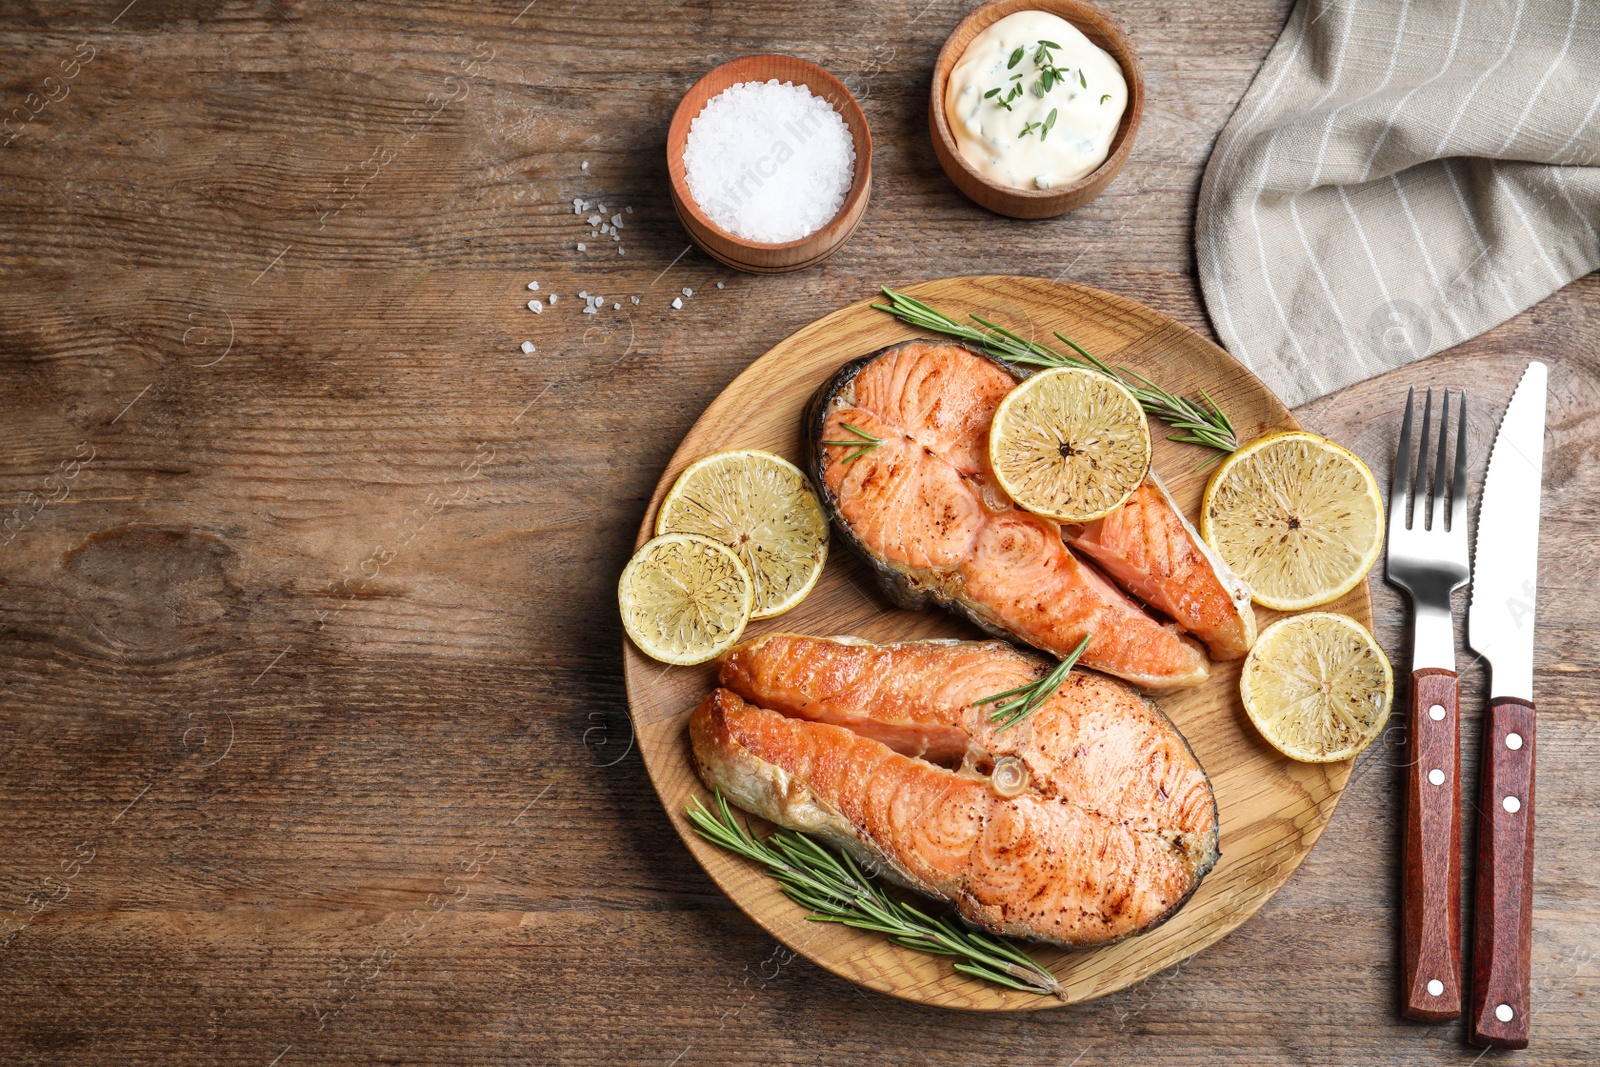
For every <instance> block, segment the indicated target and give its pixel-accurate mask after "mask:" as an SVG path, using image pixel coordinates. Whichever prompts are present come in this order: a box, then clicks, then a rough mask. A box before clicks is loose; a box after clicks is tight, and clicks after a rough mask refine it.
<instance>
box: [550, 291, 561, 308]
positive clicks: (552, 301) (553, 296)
mask: <svg viewBox="0 0 1600 1067" xmlns="http://www.w3.org/2000/svg"><path fill="white" fill-rule="evenodd" d="M560 299H561V294H560V293H551V294H550V304H551V306H554V305H555V302H556V301H557V300H560Z"/></svg>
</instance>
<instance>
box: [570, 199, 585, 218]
mask: <svg viewBox="0 0 1600 1067" xmlns="http://www.w3.org/2000/svg"><path fill="white" fill-rule="evenodd" d="M572 213H573V214H574V215H582V214H583V201H582V200H579V199H578V198H577V197H573V198H572Z"/></svg>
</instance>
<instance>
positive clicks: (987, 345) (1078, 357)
mask: <svg viewBox="0 0 1600 1067" xmlns="http://www.w3.org/2000/svg"><path fill="white" fill-rule="evenodd" d="M882 289H883V293H884V295H885V296H887V297H888V298H889V303H887V304H873V305H872V306H873V307H875V308H877V309H878V310H879V311H886V312H888V313H889V314H890V315H893V316H894V317H895V318H897V319H899V320H900V321H901V322H905V323H909V324H910V325H912V326H916V327H918V328H919V329H923V330H931V331H933V332H934V333H942V334H944V335H946V336H948V337H955V338H959V339H960V340H963V341H967V342H969V343H971V344H974V345H978V346H979V347H981V348H982V349H983V350H984V351H986V352H988V353H989V354H990V355H992V356H994V357H995V358H996V359H1000V360H1004V361H1005V362H1007V363H1016V364H1022V365H1025V366H1033V367H1086V368H1088V369H1090V370H1097V371H1099V372H1100V373H1102V374H1105V375H1108V376H1109V377H1112V378H1115V379H1117V380H1118V381H1119V382H1121V383H1122V384H1123V385H1125V386H1127V387H1128V390H1129V391H1130V392H1132V393H1133V395H1134V397H1135V399H1137V400H1138V401H1139V405H1140V407H1142V408H1144V410H1145V411H1146V412H1148V413H1149V414H1151V415H1154V416H1156V417H1157V418H1158V419H1160V420H1162V421H1163V422H1165V423H1166V424H1167V425H1168V426H1170V427H1172V428H1173V429H1174V430H1177V431H1179V432H1178V433H1176V434H1173V435H1171V437H1170V439H1171V440H1173V441H1178V442H1181V443H1183V444H1189V445H1201V446H1203V447H1205V448H1214V449H1216V450H1217V451H1218V452H1219V453H1227V452H1236V451H1238V449H1239V435H1238V433H1237V432H1236V431H1235V430H1234V428H1233V423H1232V422H1231V421H1230V420H1229V419H1228V416H1227V415H1226V414H1225V413H1224V412H1223V410H1222V409H1221V408H1220V407H1218V406H1217V402H1216V401H1215V400H1212V399H1211V397H1210V395H1208V394H1207V393H1206V392H1205V390H1201V391H1200V397H1199V399H1191V398H1189V397H1185V396H1178V395H1177V394H1176V393H1170V392H1168V391H1167V390H1165V389H1163V388H1161V387H1160V386H1159V385H1157V384H1156V383H1155V382H1153V381H1151V380H1150V379H1149V378H1147V377H1145V376H1144V375H1143V374H1140V373H1139V372H1138V371H1134V370H1129V369H1128V368H1126V367H1123V368H1121V369H1120V370H1114V369H1112V368H1111V367H1109V366H1107V365H1106V364H1105V363H1103V362H1101V361H1100V360H1098V359H1096V358H1095V357H1094V356H1091V355H1090V354H1089V353H1088V351H1087V350H1086V349H1085V348H1084V347H1083V346H1082V345H1080V344H1078V343H1077V342H1076V341H1073V340H1072V339H1071V338H1070V337H1066V336H1064V335H1063V334H1060V333H1057V334H1056V335H1055V336H1056V339H1057V340H1059V341H1061V342H1062V343H1063V344H1065V345H1066V346H1067V347H1068V348H1070V349H1071V350H1072V352H1073V353H1074V354H1072V355H1068V354H1066V353H1063V352H1058V351H1057V350H1055V349H1054V348H1051V347H1050V346H1049V345H1043V344H1040V343H1039V342H1037V341H1030V340H1028V339H1027V338H1025V337H1020V336H1018V335H1017V334H1015V333H1013V332H1012V331H1010V330H1008V329H1006V328H1005V327H1003V326H998V325H996V324H995V323H992V322H990V321H988V320H987V319H984V318H982V317H980V316H978V315H972V316H970V317H971V319H972V321H973V322H975V323H977V324H978V325H977V326H970V325H968V324H967V323H964V322H957V321H956V320H955V319H952V318H951V317H950V316H948V315H946V314H945V313H944V312H942V311H939V310H938V309H937V308H934V307H931V306H930V305H928V304H925V303H923V302H922V301H921V300H918V299H916V298H915V297H911V296H907V295H906V294H905V293H900V292H896V291H895V290H893V289H890V288H888V287H887V286H883V287H882ZM1202 401H1203V403H1202ZM1221 458H1222V456H1220V455H1218V456H1213V457H1212V458H1211V459H1209V460H1207V461H1206V462H1205V463H1203V464H1201V466H1202V467H1205V466H1210V465H1211V464H1212V463H1215V462H1216V461H1217V460H1219V459H1221Z"/></svg>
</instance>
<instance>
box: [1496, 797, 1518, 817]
mask: <svg viewBox="0 0 1600 1067" xmlns="http://www.w3.org/2000/svg"><path fill="white" fill-rule="evenodd" d="M1500 806H1501V807H1502V808H1505V809H1506V810H1507V811H1509V812H1510V813H1511V814H1513V815H1515V814H1516V813H1517V812H1519V811H1521V810H1522V801H1520V800H1518V799H1517V798H1516V797H1506V798H1505V800H1503V801H1501V803H1500Z"/></svg>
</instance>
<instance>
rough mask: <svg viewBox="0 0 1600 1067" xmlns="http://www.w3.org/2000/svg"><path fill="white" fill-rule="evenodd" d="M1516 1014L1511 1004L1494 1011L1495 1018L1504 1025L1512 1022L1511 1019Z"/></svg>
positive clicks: (1503, 1005)
mask: <svg viewBox="0 0 1600 1067" xmlns="http://www.w3.org/2000/svg"><path fill="white" fill-rule="evenodd" d="M1515 1014H1516V1012H1514V1011H1512V1010H1511V1005H1509V1004H1502V1005H1500V1006H1499V1007H1498V1008H1496V1009H1495V1010H1494V1017H1495V1018H1496V1019H1499V1020H1500V1021H1501V1022H1503V1023H1508V1022H1510V1021H1511V1017H1512V1016H1513V1015H1515Z"/></svg>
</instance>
